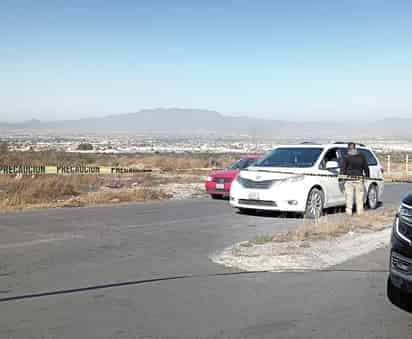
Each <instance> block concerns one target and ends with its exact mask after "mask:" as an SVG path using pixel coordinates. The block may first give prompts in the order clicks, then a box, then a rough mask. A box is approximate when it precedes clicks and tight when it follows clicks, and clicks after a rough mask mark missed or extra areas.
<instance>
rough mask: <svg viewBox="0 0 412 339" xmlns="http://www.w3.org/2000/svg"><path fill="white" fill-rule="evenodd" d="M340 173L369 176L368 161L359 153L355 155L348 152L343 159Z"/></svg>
mask: <svg viewBox="0 0 412 339" xmlns="http://www.w3.org/2000/svg"><path fill="white" fill-rule="evenodd" d="M342 174H343V175H350V176H357V177H363V176H366V177H369V176H370V175H369V165H368V161H367V160H366V158H365V157H364V156H363V154H361V153H358V154H355V155H349V154H348V156H347V157H346V158H345V159H344V160H343V164H342Z"/></svg>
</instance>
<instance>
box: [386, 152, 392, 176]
mask: <svg viewBox="0 0 412 339" xmlns="http://www.w3.org/2000/svg"><path fill="white" fill-rule="evenodd" d="M386 168H387V171H388V174H391V155H390V154H388V157H387V167H386Z"/></svg>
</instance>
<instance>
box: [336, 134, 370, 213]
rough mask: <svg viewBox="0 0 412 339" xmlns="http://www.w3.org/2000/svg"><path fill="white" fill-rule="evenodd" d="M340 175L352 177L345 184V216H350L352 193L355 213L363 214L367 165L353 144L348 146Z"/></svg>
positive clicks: (367, 175) (367, 173) (367, 174)
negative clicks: (354, 197)
mask: <svg viewBox="0 0 412 339" xmlns="http://www.w3.org/2000/svg"><path fill="white" fill-rule="evenodd" d="M342 174H343V175H347V176H349V177H354V178H348V179H346V182H345V198H346V214H347V215H352V208H353V194H354V193H355V196H356V211H357V213H358V214H359V215H360V214H363V203H364V195H365V186H364V178H365V177H369V165H368V161H367V160H366V158H365V157H364V156H363V154H362V153H360V152H359V151H358V149H357V148H356V144H355V143H353V142H350V143H349V144H348V156H347V157H346V158H345V159H344V160H343V165H342Z"/></svg>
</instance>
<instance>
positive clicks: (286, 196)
mask: <svg viewBox="0 0 412 339" xmlns="http://www.w3.org/2000/svg"><path fill="white" fill-rule="evenodd" d="M357 148H358V150H359V151H360V152H361V153H362V154H363V155H364V156H365V158H366V159H367V161H368V164H369V169H370V179H366V180H365V192H366V194H365V203H366V204H367V205H368V207H369V208H371V209H374V208H376V207H377V206H378V204H379V203H380V202H381V201H382V196H383V188H384V183H383V168H382V166H381V165H380V163H379V160H378V158H377V157H376V155H375V154H374V153H373V151H372V150H371V149H370V148H368V147H366V146H364V145H357ZM346 153H347V144H343V143H335V144H323V145H321V144H308V143H304V144H301V145H284V146H278V147H276V148H275V149H274V150H273V151H271V152H270V153H269V154H268V155H267V156H265V157H264V158H263V159H262V160H260V161H258V162H257V163H256V164H255V165H254V166H252V167H249V168H248V169H246V170H243V171H241V172H240V173H239V174H238V176H237V178H236V179H235V180H234V181H233V183H232V186H231V190H230V204H231V206H232V207H234V208H238V209H239V210H240V211H244V212H246V211H248V210H271V211H286V212H299V213H304V215H305V216H306V217H308V218H315V217H317V216H319V215H321V214H322V213H323V210H324V209H325V208H329V207H338V206H344V205H345V195H344V182H343V181H342V180H339V178H338V174H339V173H340V166H341V164H342V160H343V158H344V157H345V156H346Z"/></svg>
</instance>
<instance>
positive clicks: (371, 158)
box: [359, 149, 378, 166]
mask: <svg viewBox="0 0 412 339" xmlns="http://www.w3.org/2000/svg"><path fill="white" fill-rule="evenodd" d="M359 151H360V152H361V153H362V154H363V156H364V157H365V158H366V160H367V161H368V165H369V166H376V165H377V164H378V162H377V161H376V158H375V157H374V155H373V154H372V152H371V151H368V150H367V149H360V150H359Z"/></svg>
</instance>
